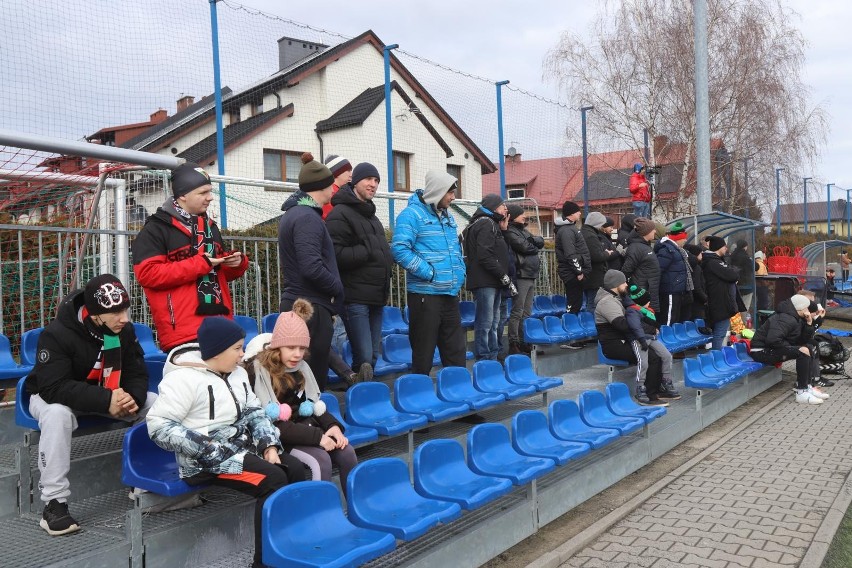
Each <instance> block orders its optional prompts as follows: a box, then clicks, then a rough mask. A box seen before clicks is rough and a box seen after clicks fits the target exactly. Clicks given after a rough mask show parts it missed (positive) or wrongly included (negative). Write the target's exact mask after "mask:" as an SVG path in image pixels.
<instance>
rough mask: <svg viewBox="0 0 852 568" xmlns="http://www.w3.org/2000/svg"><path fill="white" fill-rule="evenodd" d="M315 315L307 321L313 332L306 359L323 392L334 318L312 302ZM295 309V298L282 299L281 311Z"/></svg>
mask: <svg viewBox="0 0 852 568" xmlns="http://www.w3.org/2000/svg"><path fill="white" fill-rule="evenodd" d="M311 305H312V306H313V307H314V315H313V317H311V319H309V320H308V321H307V324H308V333H310V334H311V345H310V347H308V352H307V353H306V354H305V361H307V362H308V366H309V367H310V368H311V371H313V373H314V377H316V379H317V385H318V386H319V389H320V391H321V392H324V391H325V387H326V385H327V384H328V354H329V352H330V351H331V338H332V336H333V335H334V320H333V319H332V313H331V312H330V311H328V309H327V308H325V307H324V306H321V305H319V304H314V303H312V304H311ZM292 309H293V300H281V311H282V312H289V311H291V310H292Z"/></svg>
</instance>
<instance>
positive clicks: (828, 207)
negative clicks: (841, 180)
mask: <svg viewBox="0 0 852 568" xmlns="http://www.w3.org/2000/svg"><path fill="white" fill-rule="evenodd" d="M832 185H834V184H833V183H827V184H825V191H826V194H825V205H826V208H825V209H826V216H827V217H826V218H827V219H828V222H827V224H826V227H825V230H826V232H827V233H828V234H829V235H830V234H831V186H832Z"/></svg>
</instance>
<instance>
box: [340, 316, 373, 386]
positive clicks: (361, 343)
mask: <svg viewBox="0 0 852 568" xmlns="http://www.w3.org/2000/svg"><path fill="white" fill-rule="evenodd" d="M344 308H345V309H344V316H343V318H344V319H343V323H344V325H346V334H347V335H348V336H349V343H350V345H352V369H353V370H354V371H356V372H357V371H358V369H359V368H360V367H361V365H362V364H363V363H369V364H370V365H372V366H373V367H375V366H376V359H378V358H379V353H381V349H382V312H383V306H371V305H367V304H344Z"/></svg>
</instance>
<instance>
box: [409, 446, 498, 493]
mask: <svg viewBox="0 0 852 568" xmlns="http://www.w3.org/2000/svg"><path fill="white" fill-rule="evenodd" d="M414 489H416V490H417V492H418V493H420V494H421V495H423V496H424V497H429V498H430V499H440V500H442V501H452V502H454V503H458V504H459V505H461V507H462V508H463V509H468V510H470V509H476V508H478V507H482V506H483V505H485V504H486V503H490V502H491V501H493V500H494V499H497V498H498V497H500V496H501V495H505V494H506V493H508V492H509V491H511V490H512V482H511V481H510V480H508V479H504V478H498V477H490V476H486V475H479V474H477V473H474V472H472V471H471V470H470V468H469V467H468V466H467V463H465V461H464V449H463V448H462V446H461V444H459V443H458V442H457V441H455V440H430V441H428V442H425V443H423V444H421V445H420V446H419V447H418V448H417V449H416V450H415V451H414Z"/></svg>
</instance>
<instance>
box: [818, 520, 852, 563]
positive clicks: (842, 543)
mask: <svg viewBox="0 0 852 568" xmlns="http://www.w3.org/2000/svg"><path fill="white" fill-rule="evenodd" d="M849 566H852V506H850V507H849V508H848V509H847V510H846V514H845V515H844V516H843V522H841V523H840V528H838V529H837V533H836V534H835V535H834V539H833V540H832V541H831V546H829V547H828V553H827V554H826V555H825V560H823V562H822V568H849Z"/></svg>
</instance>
